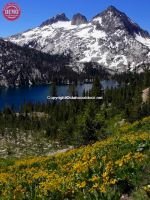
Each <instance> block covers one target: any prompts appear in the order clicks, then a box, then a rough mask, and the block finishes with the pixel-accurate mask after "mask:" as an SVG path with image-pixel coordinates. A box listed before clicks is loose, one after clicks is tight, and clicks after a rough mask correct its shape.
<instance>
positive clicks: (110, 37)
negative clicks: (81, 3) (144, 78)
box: [7, 6, 150, 71]
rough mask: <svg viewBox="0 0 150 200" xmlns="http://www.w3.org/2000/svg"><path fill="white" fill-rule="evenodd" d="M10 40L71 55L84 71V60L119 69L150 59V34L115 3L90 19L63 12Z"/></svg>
mask: <svg viewBox="0 0 150 200" xmlns="http://www.w3.org/2000/svg"><path fill="white" fill-rule="evenodd" d="M7 40H9V41H12V42H14V43H17V44H19V45H21V46H24V45H25V46H28V47H31V48H35V49H37V50H40V51H42V52H46V53H48V54H65V55H66V54H70V55H71V56H72V65H71V66H72V67H73V69H74V70H76V67H77V66H78V70H80V71H81V70H82V66H83V65H82V63H83V62H97V63H99V64H101V65H102V66H104V67H106V68H109V69H111V70H115V71H116V70H117V71H125V70H127V69H128V68H130V69H134V68H135V67H136V66H138V65H139V63H142V62H150V35H149V33H148V32H147V31H145V30H143V29H142V28H140V26H139V25H137V24H136V23H134V22H133V21H132V20H131V19H130V18H129V17H128V16H127V15H126V14H125V13H123V12H121V11H119V10H118V9H117V8H115V7H114V6H110V7H108V8H107V9H106V10H105V11H103V12H101V13H99V14H97V15H96V16H95V17H93V18H92V20H89V21H88V20H87V19H86V17H85V16H84V15H82V14H79V13H78V14H76V15H74V16H73V18H72V20H69V19H68V18H67V17H66V15H65V14H64V13H63V14H61V15H57V16H56V17H53V18H51V19H49V20H46V21H45V22H43V23H42V24H41V26H39V27H37V28H34V29H31V30H29V31H26V32H24V33H21V34H17V35H16V36H11V37H9V38H7Z"/></svg>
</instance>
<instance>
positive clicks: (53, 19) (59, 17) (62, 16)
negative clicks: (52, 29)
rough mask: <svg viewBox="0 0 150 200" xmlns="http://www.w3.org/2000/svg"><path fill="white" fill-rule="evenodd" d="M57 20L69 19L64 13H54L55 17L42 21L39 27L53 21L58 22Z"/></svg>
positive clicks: (64, 20)
mask: <svg viewBox="0 0 150 200" xmlns="http://www.w3.org/2000/svg"><path fill="white" fill-rule="evenodd" d="M59 21H61V22H66V21H69V19H68V18H67V17H66V15H65V14H64V13H62V14H58V15H56V16H55V17H52V18H50V19H48V20H46V21H44V22H43V23H42V24H41V25H40V27H43V26H47V25H51V24H54V23H56V22H59Z"/></svg>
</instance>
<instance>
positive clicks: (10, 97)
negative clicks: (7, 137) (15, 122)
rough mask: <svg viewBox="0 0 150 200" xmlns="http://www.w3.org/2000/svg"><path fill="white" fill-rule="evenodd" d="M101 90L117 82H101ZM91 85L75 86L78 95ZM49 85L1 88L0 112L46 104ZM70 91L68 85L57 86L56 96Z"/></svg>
mask: <svg viewBox="0 0 150 200" xmlns="http://www.w3.org/2000/svg"><path fill="white" fill-rule="evenodd" d="M101 84H102V85H103V88H104V89H105V88H107V87H108V88H110V87H116V86H117V82H116V81H113V80H109V81H102V82H101ZM91 88H92V84H82V85H78V86H77V89H76V90H77V91H78V95H79V96H82V94H83V91H84V90H85V91H89V90H90V89H91ZM51 90H52V86H51V85H39V86H33V87H21V88H1V89H0V110H2V109H4V108H5V107H8V106H9V107H11V106H13V107H14V108H15V109H16V110H18V109H19V108H20V106H21V105H23V104H24V103H46V102H47V96H50V95H51ZM69 91H70V89H69V86H68V85H63V86H57V95H58V96H69V95H70V92H69Z"/></svg>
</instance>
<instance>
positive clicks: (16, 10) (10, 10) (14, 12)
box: [3, 3, 21, 21]
mask: <svg viewBox="0 0 150 200" xmlns="http://www.w3.org/2000/svg"><path fill="white" fill-rule="evenodd" d="M3 15H4V17H5V18H6V19H7V20H10V21H14V20H16V19H18V18H19V17H20V15H21V9H20V7H19V6H18V5H17V4H16V3H7V4H6V5H5V6H4V8H3Z"/></svg>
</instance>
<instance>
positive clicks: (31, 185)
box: [0, 117, 150, 200]
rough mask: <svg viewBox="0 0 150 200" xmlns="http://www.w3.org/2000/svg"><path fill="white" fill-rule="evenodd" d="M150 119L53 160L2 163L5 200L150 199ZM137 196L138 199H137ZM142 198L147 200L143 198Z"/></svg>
mask: <svg viewBox="0 0 150 200" xmlns="http://www.w3.org/2000/svg"><path fill="white" fill-rule="evenodd" d="M149 134H150V117H148V118H144V119H143V120H141V121H139V122H135V123H134V124H124V125H123V126H122V127H120V129H119V130H118V134H116V135H117V136H116V135H115V136H113V137H110V138H108V139H106V140H103V141H100V142H97V143H95V144H93V145H89V146H86V147H81V148H78V149H74V150H70V151H68V152H66V153H62V154H57V155H55V156H51V157H34V158H26V159H22V160H15V161H14V160H4V159H3V160H1V161H0V170H1V171H0V172H1V173H0V199H2V200H3V199H17V200H19V199H30V200H32V199H44V200H45V199H53V200H57V199H58V200H61V199H78V200H80V199H88V200H89V199H92V200H93V199H102V200H105V199H107V200H108V199H116V200H117V199H120V197H121V196H122V194H129V196H130V197H131V199H136V197H135V198H134V195H135V196H136V191H138V196H139V199H142V198H143V197H144V199H148V194H149V191H148V190H149V181H150V178H149V176H148V175H149V168H150V162H149V147H150V135H149ZM133 194H134V195H133ZM140 195H141V198H140ZM137 199H138V198H137Z"/></svg>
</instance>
